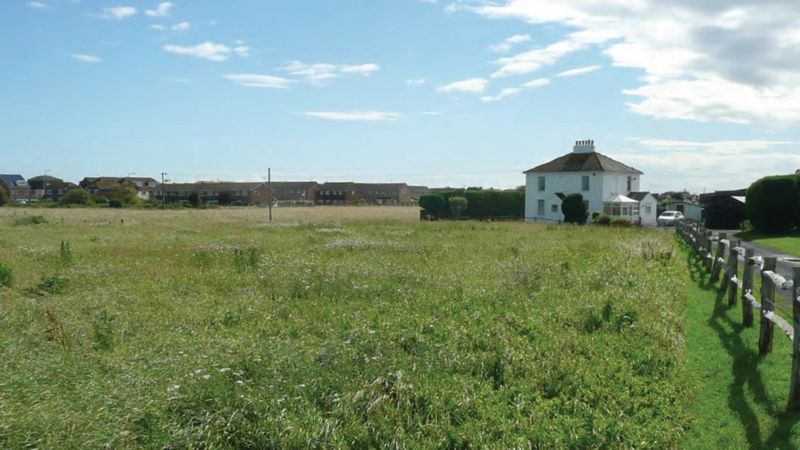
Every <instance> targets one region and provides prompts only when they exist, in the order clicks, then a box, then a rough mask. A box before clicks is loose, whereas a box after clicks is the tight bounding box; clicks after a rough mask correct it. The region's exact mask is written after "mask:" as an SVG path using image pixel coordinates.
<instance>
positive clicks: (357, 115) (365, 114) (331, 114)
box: [303, 111, 401, 122]
mask: <svg viewBox="0 0 800 450" xmlns="http://www.w3.org/2000/svg"><path fill="white" fill-rule="evenodd" d="M303 115H305V116H306V117H313V118H316V119H324V120H333V121H342V122H393V121H395V120H397V119H399V118H400V117H401V116H400V114H397V113H392V112H385V111H307V112H305V113H303Z"/></svg>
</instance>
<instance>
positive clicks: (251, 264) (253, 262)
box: [233, 248, 261, 272]
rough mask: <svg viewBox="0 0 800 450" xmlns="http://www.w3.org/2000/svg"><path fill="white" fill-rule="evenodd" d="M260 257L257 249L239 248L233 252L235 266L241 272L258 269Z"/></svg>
mask: <svg viewBox="0 0 800 450" xmlns="http://www.w3.org/2000/svg"><path fill="white" fill-rule="evenodd" d="M260 257H261V256H260V255H259V253H258V250H257V249H255V248H249V249H247V250H241V249H238V248H237V249H235V250H234V251H233V264H234V266H236V270H238V271H240V272H242V271H245V270H247V269H254V268H256V267H258V261H259V259H260Z"/></svg>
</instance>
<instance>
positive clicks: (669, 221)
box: [656, 211, 683, 227]
mask: <svg viewBox="0 0 800 450" xmlns="http://www.w3.org/2000/svg"><path fill="white" fill-rule="evenodd" d="M681 220H683V214H681V213H680V212H678V211H665V212H663V213H661V215H660V216H658V219H656V223H658V224H659V225H660V226H664V227H666V226H670V225H675V224H676V223H677V222H679V221H681Z"/></svg>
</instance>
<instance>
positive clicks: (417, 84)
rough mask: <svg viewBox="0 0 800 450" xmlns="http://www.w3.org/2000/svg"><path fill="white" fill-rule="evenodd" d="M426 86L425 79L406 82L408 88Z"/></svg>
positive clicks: (412, 79) (413, 79)
mask: <svg viewBox="0 0 800 450" xmlns="http://www.w3.org/2000/svg"><path fill="white" fill-rule="evenodd" d="M423 84H425V78H411V79H408V80H406V86H422V85H423Z"/></svg>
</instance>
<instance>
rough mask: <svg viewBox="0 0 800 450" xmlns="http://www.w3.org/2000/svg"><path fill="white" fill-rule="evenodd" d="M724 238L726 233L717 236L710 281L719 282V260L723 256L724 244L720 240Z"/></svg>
mask: <svg viewBox="0 0 800 450" xmlns="http://www.w3.org/2000/svg"><path fill="white" fill-rule="evenodd" d="M726 237H728V234H727V233H720V234H718V235H717V254H716V255H714V257H713V258H714V265H713V269H712V270H711V281H718V280H719V273H720V271H721V270H722V263H720V261H719V259H720V258H721V257H724V255H725V254H724V253H723V251H724V250H725V244H724V243H723V242H722V240H723V239H725V238H726Z"/></svg>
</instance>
